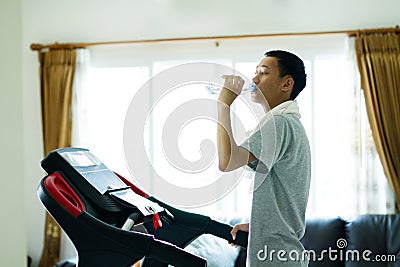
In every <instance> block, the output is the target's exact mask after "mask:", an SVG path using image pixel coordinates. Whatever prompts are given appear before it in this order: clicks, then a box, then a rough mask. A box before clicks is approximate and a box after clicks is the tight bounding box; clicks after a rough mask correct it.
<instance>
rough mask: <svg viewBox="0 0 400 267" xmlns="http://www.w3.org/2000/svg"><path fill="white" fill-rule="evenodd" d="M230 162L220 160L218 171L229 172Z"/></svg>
mask: <svg viewBox="0 0 400 267" xmlns="http://www.w3.org/2000/svg"><path fill="white" fill-rule="evenodd" d="M228 166H229V160H221V159H220V160H219V162H218V169H219V170H220V171H222V172H228V171H229V170H228Z"/></svg>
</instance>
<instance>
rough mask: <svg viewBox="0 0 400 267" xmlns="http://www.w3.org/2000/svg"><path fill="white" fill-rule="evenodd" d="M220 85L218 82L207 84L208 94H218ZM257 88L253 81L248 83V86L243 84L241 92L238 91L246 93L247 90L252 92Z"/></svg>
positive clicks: (220, 88)
mask: <svg viewBox="0 0 400 267" xmlns="http://www.w3.org/2000/svg"><path fill="white" fill-rule="evenodd" d="M222 87H223V86H222V85H219V84H208V85H206V89H207V91H208V92H209V93H210V94H213V95H215V94H219V93H220V92H221V90H222ZM256 90H257V86H256V84H255V83H250V85H249V86H244V87H243V89H242V92H241V93H240V94H241V95H243V94H247V93H249V92H254V91H256Z"/></svg>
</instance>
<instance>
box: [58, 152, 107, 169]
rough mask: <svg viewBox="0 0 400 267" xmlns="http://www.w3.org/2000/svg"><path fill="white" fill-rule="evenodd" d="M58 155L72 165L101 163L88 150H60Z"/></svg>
mask: <svg viewBox="0 0 400 267" xmlns="http://www.w3.org/2000/svg"><path fill="white" fill-rule="evenodd" d="M60 155H61V156H62V157H63V158H64V159H65V160H66V161H68V163H69V164H70V165H71V166H73V167H90V166H98V165H100V164H101V162H100V160H98V159H97V158H96V156H95V155H93V154H92V153H90V152H89V151H76V152H70V151H69V152H62V153H60Z"/></svg>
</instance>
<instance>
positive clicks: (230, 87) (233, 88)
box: [218, 75, 244, 106]
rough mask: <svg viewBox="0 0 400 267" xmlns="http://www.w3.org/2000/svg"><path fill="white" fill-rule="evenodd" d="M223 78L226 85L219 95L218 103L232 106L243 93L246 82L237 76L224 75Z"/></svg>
mask: <svg viewBox="0 0 400 267" xmlns="http://www.w3.org/2000/svg"><path fill="white" fill-rule="evenodd" d="M222 77H223V78H224V79H225V83H224V87H223V88H222V90H221V93H220V94H219V98H218V101H219V102H221V103H223V104H225V105H227V106H230V105H232V103H233V101H235V99H236V98H237V97H238V95H240V93H241V92H242V88H243V84H244V80H243V78H242V77H240V76H235V75H224V76H222Z"/></svg>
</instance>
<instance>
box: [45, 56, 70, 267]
mask: <svg viewBox="0 0 400 267" xmlns="http://www.w3.org/2000/svg"><path fill="white" fill-rule="evenodd" d="M39 61H40V92H41V105H42V106H41V109H42V124H43V126H42V127H43V145H44V153H45V155H47V154H48V153H49V152H50V151H52V150H54V149H57V148H60V147H67V146H70V145H71V132H72V130H71V128H72V116H71V103H72V85H73V80H74V72H75V66H76V51H75V50H71V49H68V50H62V49H60V50H50V51H46V52H40V53H39ZM60 238H61V229H60V228H59V226H58V225H57V223H55V221H54V220H53V218H52V217H51V216H50V215H49V214H48V213H46V226H45V233H44V247H43V252H42V257H41V259H40V263H39V266H40V267H51V266H54V265H55V264H56V263H57V262H58V261H59V256H60Z"/></svg>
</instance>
